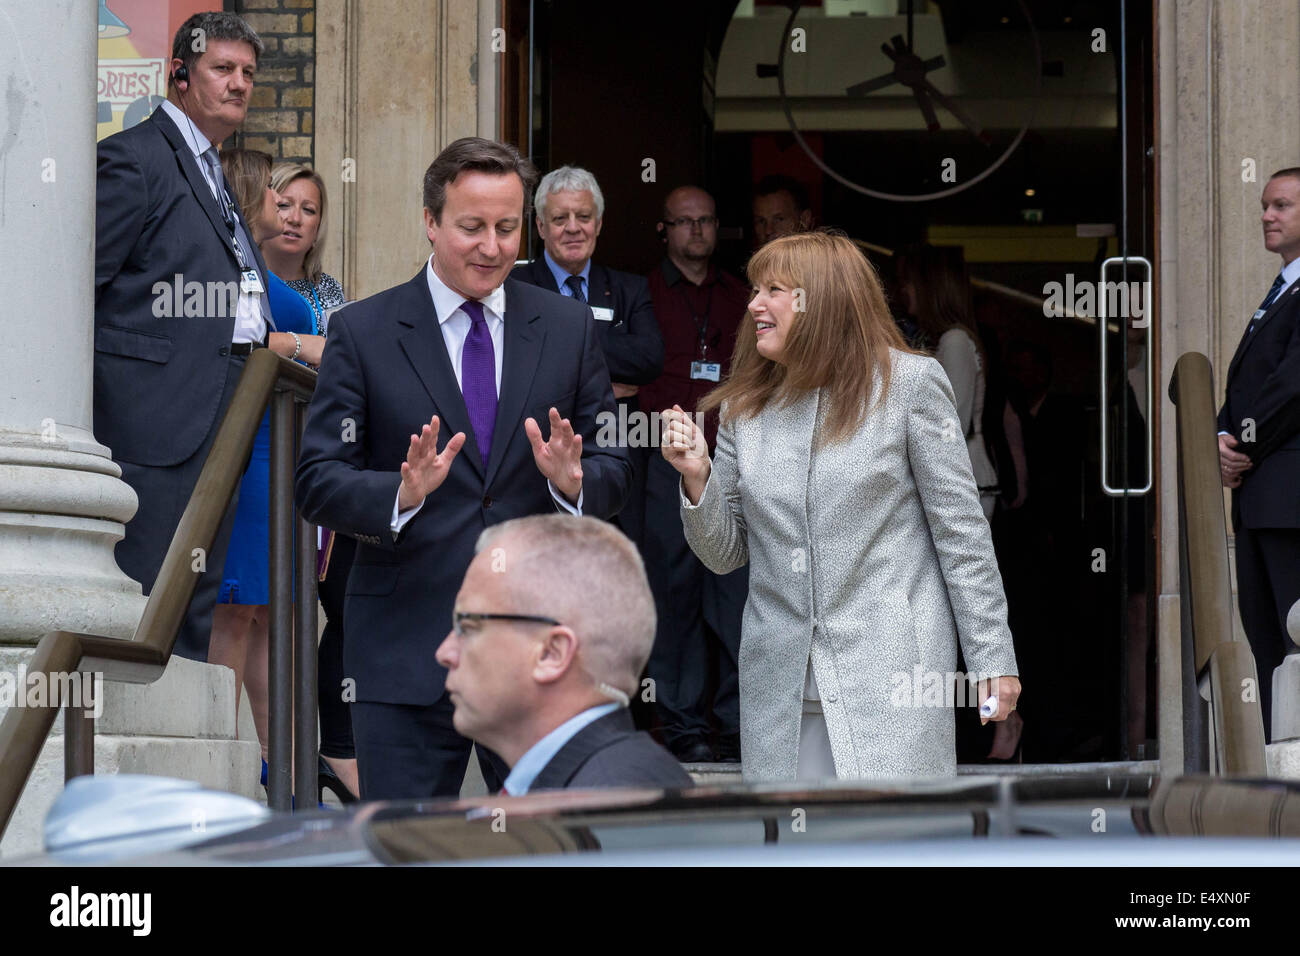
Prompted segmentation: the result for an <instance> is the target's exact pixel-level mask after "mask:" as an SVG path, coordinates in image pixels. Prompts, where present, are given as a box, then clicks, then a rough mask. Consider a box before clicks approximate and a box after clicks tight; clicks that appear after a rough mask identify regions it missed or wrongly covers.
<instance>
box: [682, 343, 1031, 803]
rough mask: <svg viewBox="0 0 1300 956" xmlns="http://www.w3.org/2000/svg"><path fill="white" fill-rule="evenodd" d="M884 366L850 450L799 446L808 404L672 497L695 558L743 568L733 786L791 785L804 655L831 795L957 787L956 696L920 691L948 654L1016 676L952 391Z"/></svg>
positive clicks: (721, 452)
mask: <svg viewBox="0 0 1300 956" xmlns="http://www.w3.org/2000/svg"><path fill="white" fill-rule="evenodd" d="M892 355H893V370H892V378H891V382H890V388H889V394H888V396H887V400H886V401H885V402H884V403H881V404H875V403H874V396H873V407H872V410H871V411H870V412H869V413H868V415H867V418H866V420H865V422H864V423H863V424H862V425H861V426H860V427H859V428H858V430H857V432H856V433H854V434H853V435H852V437H851V438H850V439H848V440H847V441H845V442H839V443H836V444H821V445H818V444H817V443H815V442H814V436H815V435H817V434H819V433H821V432H822V431H823V429H824V421H825V418H826V412H827V408H826V407H825V405H826V403H825V402H824V400H823V399H824V395H823V393H822V392H820V391H818V392H810V393H807V394H805V395H804V396H802V397H800V398H799V399H798V400H796V401H795V402H793V403H791V404H789V405H785V406H783V407H772V406H771V405H769V407H767V408H765V409H764V410H763V411H762V412H761V413H759V414H758V415H757V416H755V417H754V418H751V419H748V420H739V421H732V422H729V423H726V424H724V425H723V426H722V427H721V428H720V429H719V431H718V439H717V448H716V449H714V454H713V468H712V471H711V473H710V476H709V480H708V483H707V485H706V486H705V489H704V493H703V494H702V495H701V497H700V502H699V504H698V505H696V506H692V505H691V504H690V502H689V501H688V500H687V499H686V498H685V496H684V495H683V496H682V499H681V504H682V522H683V525H684V527H685V532H686V540H687V541H688V542H689V543H690V546H691V549H692V550H693V551H694V552H695V553H696V555H698V556H699V558H700V560H701V561H702V562H703V563H704V564H705V565H706V566H708V568H709V569H710V570H712V571H713V572H715V573H717V574H723V573H726V572H728V571H731V570H733V569H735V568H738V567H740V566H741V565H743V564H744V563H745V562H746V561H748V562H749V566H750V571H749V598H748V600H747V601H746V603H745V613H744V624H743V627H742V631H741V642H740V734H741V752H742V757H743V760H744V772H745V778H746V779H751V780H794V779H795V771H796V767H797V759H798V752H799V728H800V715H801V711H802V699H803V688H804V678H805V673H806V670H807V668H808V666H809V661H810V657H811V667H812V672H813V675H814V677H815V680H816V684H817V688H818V689H819V690H820V696H821V703H822V710H823V713H824V714H825V720H826V728H827V732H828V734H829V736H830V741H831V750H832V753H833V755H834V758H835V771H836V776H837V777H839V778H841V779H844V778H853V777H889V776H911V775H952V774H955V773H956V769H957V767H956V745H955V731H954V714H953V710H952V706H951V702H952V700H953V697H954V695H953V694H947V695H946V697H945V695H944V694H943V691H942V690H938V691H937V692H934V691H933V690H932V688H931V687H930V686H928V685H929V684H930V683H931V682H933V683H935V684H937V682H938V681H940V680H943V679H944V678H943V677H942V675H946V674H950V673H952V672H954V671H955V669H956V663H957V644H958V640H960V642H961V649H962V652H963V654H964V655H965V660H966V668H967V673H970V674H980V675H984V676H988V677H997V676H1002V675H1015V674H1016V673H1017V670H1016V660H1015V652H1014V650H1013V648H1012V644H1011V632H1010V631H1009V630H1008V628H1007V608H1006V598H1005V597H1004V595H1003V591H1002V579H1001V577H1000V575H999V572H998V567H997V563H996V560H995V558H994V554H993V542H992V538H991V536H990V533H989V525H988V521H987V520H986V519H985V517H984V513H983V512H982V511H981V509H980V500H979V494H978V492H977V490H976V486H975V480H974V478H973V477H972V475H971V465H970V457H969V455H968V454H967V451H966V442H965V440H964V436H963V431H962V428H961V426H960V424H958V423H957V413H956V410H955V408H954V404H953V395H952V388H951V386H950V385H949V384H948V379H947V377H946V376H945V375H944V372H943V369H942V367H941V366H940V365H939V363H938V362H936V361H935V360H934V359H932V358H928V357H925V356H920V355H913V354H910V353H905V352H898V351H895V352H893V353H892ZM879 389H880V382H879V377H877V382H876V392H877V394H878V393H879ZM935 675H940V676H935ZM918 682H926V684H927V686H926V687H925V688H924V690H925V691H926V693H924V694H922V693H921V688H920V687H918V686H916V685H917V683H918ZM972 696H973V694H972ZM976 703H977V704H978V702H976Z"/></svg>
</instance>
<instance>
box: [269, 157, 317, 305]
mask: <svg viewBox="0 0 1300 956" xmlns="http://www.w3.org/2000/svg"><path fill="white" fill-rule="evenodd" d="M297 179H309V180H311V181H312V182H313V183H315V184H316V191H317V192H318V193H320V228H319V229H317V230H316V241H315V242H314V243H312V247H311V248H310V249H308V250H307V254H306V255H305V256H304V257H303V260H302V271H303V275H305V276H306V277H307V279H308V281H310V282H312V283H313V284H314V283H317V282H320V277H321V276H322V275H323V274H324V270H323V269H322V268H321V265H320V262H321V253H322V250H323V249H324V248H325V221H326V220H325V212H326V209H328V206H329V200H327V199H326V198H325V180H324V179H322V178H321V174H320V173H318V172H316V170H314V169H312V168H311V167H310V166H304V165H303V164H302V163H286V162H281V163H276V164H275V167H274V168H273V169H272V170H271V188H272V189H274V190H275V191H276V192H278V193H283V192H284V191H285V190H286V189H287V188H289V184H290V183H291V182H293V181H294V180H297Z"/></svg>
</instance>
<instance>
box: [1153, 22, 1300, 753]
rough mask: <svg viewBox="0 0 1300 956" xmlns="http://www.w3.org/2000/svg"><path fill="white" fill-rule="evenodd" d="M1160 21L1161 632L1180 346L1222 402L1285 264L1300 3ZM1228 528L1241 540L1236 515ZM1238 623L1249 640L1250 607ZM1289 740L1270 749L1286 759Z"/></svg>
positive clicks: (1173, 576)
mask: <svg viewBox="0 0 1300 956" xmlns="http://www.w3.org/2000/svg"><path fill="white" fill-rule="evenodd" d="M1157 24H1158V36H1157V40H1156V70H1157V74H1158V80H1157V83H1158V97H1159V99H1158V105H1157V109H1158V116H1157V124H1158V143H1159V146H1158V154H1157V168H1158V173H1157V175H1158V177H1159V186H1158V188H1159V202H1158V215H1159V239H1158V242H1159V248H1160V262H1159V266H1158V276H1159V279H1158V285H1157V290H1158V294H1159V297H1160V316H1161V319H1160V328H1159V333H1158V334H1159V336H1160V367H1159V388H1158V389H1157V395H1158V397H1159V400H1160V402H1161V421H1162V422H1163V423H1164V424H1163V425H1162V427H1161V429H1160V435H1159V452H1158V454H1159V459H1160V466H1159V467H1160V470H1159V474H1158V480H1159V489H1160V549H1159V554H1160V558H1159V561H1160V581H1161V592H1162V593H1161V595H1160V602H1159V605H1158V608H1159V610H1158V626H1159V630H1160V634H1161V640H1162V641H1172V642H1176V641H1177V634H1178V628H1179V623H1178V618H1179V605H1178V597H1179V596H1178V490H1177V475H1176V468H1177V454H1176V448H1177V445H1176V433H1175V429H1174V427H1173V423H1174V421H1175V411H1174V407H1173V405H1172V404H1171V403H1170V402H1169V399H1168V395H1167V387H1168V384H1169V377H1170V375H1171V374H1172V372H1173V367H1174V363H1175V362H1177V361H1178V357H1179V356H1180V355H1182V354H1183V353H1184V352H1187V351H1198V352H1203V353H1205V354H1206V355H1208V356H1209V357H1210V361H1211V363H1212V364H1213V366H1214V375H1215V383H1216V394H1215V400H1216V402H1221V401H1222V399H1223V388H1224V384H1225V382H1226V378H1227V372H1228V363H1229V362H1230V361H1231V360H1232V355H1233V353H1234V352H1235V351H1236V348H1237V343H1238V342H1239V341H1240V339H1241V335H1242V332H1243V330H1244V329H1245V324H1246V322H1247V320H1248V319H1249V317H1250V314H1251V312H1252V311H1253V310H1254V309H1255V307H1256V305H1257V304H1258V303H1259V301H1260V299H1261V298H1263V295H1264V292H1265V291H1266V290H1267V289H1268V285H1269V282H1270V281H1271V280H1272V277H1273V276H1274V275H1276V274H1277V269H1278V264H1279V260H1278V258H1277V256H1275V255H1273V254H1272V253H1270V252H1268V251H1267V250H1265V249H1264V239H1263V235H1262V233H1261V231H1260V224H1259V215H1260V208H1259V196H1260V193H1261V192H1262V191H1263V189H1264V184H1265V183H1266V182H1267V181H1268V177H1269V174H1270V173H1272V172H1273V171H1274V170H1276V169H1280V168H1283V167H1286V166H1294V165H1296V163H1297V162H1300V128H1298V127H1297V126H1296V124H1295V123H1293V122H1288V121H1285V120H1281V119H1280V118H1281V117H1284V116H1288V115H1291V114H1292V113H1294V104H1295V103H1296V102H1297V101H1300V70H1297V69H1296V65H1295V50H1296V48H1297V45H1300V7H1297V5H1296V4H1295V2H1294V0H1160V2H1159V7H1158V14H1157ZM1224 505H1225V508H1226V507H1227V506H1228V499H1227V495H1226V494H1225V497H1224ZM1228 540H1229V549H1230V550H1231V548H1232V547H1233V540H1232V535H1231V526H1229V539H1228ZM1234 589H1235V582H1234ZM1233 603H1234V606H1235V604H1236V602H1235V600H1234V602H1233ZM1234 617H1237V615H1235V614H1234ZM1234 628H1235V631H1236V634H1237V637H1238V638H1239V639H1241V640H1244V639H1245V635H1244V633H1243V632H1242V629H1241V623H1240V619H1239V617H1237V619H1236V621H1235V624H1234ZM1169 676H1170V679H1171V683H1169V684H1168V686H1167V685H1166V676H1165V675H1162V677H1161V687H1162V694H1161V703H1160V705H1161V706H1162V707H1165V706H1170V703H1169V698H1168V697H1167V696H1166V693H1165V690H1166V689H1167V690H1168V691H1169V696H1174V695H1175V694H1176V685H1177V682H1178V678H1177V675H1169ZM1259 678H1260V680H1271V679H1272V675H1271V674H1260V675H1259ZM1174 706H1177V705H1176V704H1174ZM1265 719H1266V720H1267V716H1266V717H1265ZM1170 743H1171V742H1170V741H1165V740H1162V741H1161V759H1162V761H1163V760H1166V759H1171V758H1172V759H1173V761H1174V763H1175V764H1176V765H1177V766H1179V767H1181V765H1182V761H1181V754H1176V753H1174V752H1173V751H1174V748H1172V747H1170V746H1169V744H1170ZM1279 746H1283V745H1279V744H1274V745H1273V746H1272V747H1270V748H1269V750H1270V756H1269V759H1270V765H1271V766H1273V767H1274V770H1275V772H1276V763H1275V760H1276V748H1278V747H1279ZM1286 746H1291V745H1289V744H1288V745H1286ZM1298 746H1300V745H1298ZM1290 759H1291V760H1292V763H1291V764H1289V765H1288V766H1289V768H1290V769H1288V771H1287V773H1289V774H1295V773H1298V772H1300V758H1298V757H1293V758H1290Z"/></svg>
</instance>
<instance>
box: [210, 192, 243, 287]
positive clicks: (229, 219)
mask: <svg viewBox="0 0 1300 956" xmlns="http://www.w3.org/2000/svg"><path fill="white" fill-rule="evenodd" d="M217 192H219V193H220V194H221V202H219V203H218V204H217V205H219V206H220V207H221V218H222V220H224V221H225V223H226V228H227V229H229V230H230V245H231V246H232V247H234V250H235V261H236V262H238V263H239V271H240V272H243V271H245V270H246V269H247V268H248V262H247V260H245V259H244V250H243V249H242V248H241V247H240V245H239V236H237V235H236V234H235V217H234V214H233V212H232V208H233V204H232V203H231V201H230V194H229V193H228V192H226V187H225V185H224V184H223V183H222V181H221V180H217Z"/></svg>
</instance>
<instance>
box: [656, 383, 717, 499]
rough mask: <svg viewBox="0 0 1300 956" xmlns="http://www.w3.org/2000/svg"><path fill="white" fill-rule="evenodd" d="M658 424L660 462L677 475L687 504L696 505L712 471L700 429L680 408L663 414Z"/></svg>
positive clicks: (706, 445)
mask: <svg viewBox="0 0 1300 956" xmlns="http://www.w3.org/2000/svg"><path fill="white" fill-rule="evenodd" d="M659 423H660V427H659V450H660V451H661V452H663V456H664V460H665V461H666V462H668V464H670V465H672V466H673V467H674V468H676V469H677V471H678V472H679V473H680V474H681V476H682V487H683V488H684V489H685V491H686V497H687V498H688V499H690V502H691V504H693V505H697V504H699V503H700V496H701V495H703V494H704V486H705V485H706V484H707V483H708V480H709V471H710V469H711V468H712V463H711V462H710V461H709V446H708V443H707V442H706V441H705V440H704V430H703V429H702V428H700V427H699V425H697V424H696V423H695V420H694V418H693V417H692V416H691V415H690V414H688V413H687V412H684V411H682V407H681V406H680V405H674V406H673V407H672V408H671V409H669V410H668V411H665V412H663V413H662V414H661V415H660V416H659Z"/></svg>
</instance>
